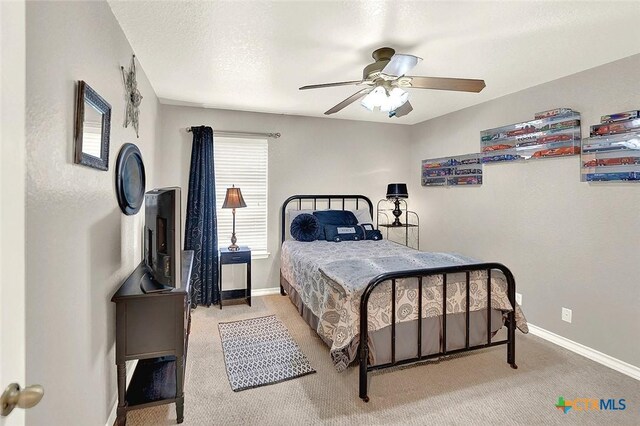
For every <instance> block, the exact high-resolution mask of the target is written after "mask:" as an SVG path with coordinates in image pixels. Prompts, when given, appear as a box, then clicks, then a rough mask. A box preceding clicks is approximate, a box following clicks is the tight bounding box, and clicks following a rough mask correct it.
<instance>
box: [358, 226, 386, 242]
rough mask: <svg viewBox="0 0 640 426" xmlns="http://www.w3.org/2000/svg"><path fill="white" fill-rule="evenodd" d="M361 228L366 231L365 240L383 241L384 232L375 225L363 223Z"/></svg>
mask: <svg viewBox="0 0 640 426" xmlns="http://www.w3.org/2000/svg"><path fill="white" fill-rule="evenodd" d="M360 226H362V228H363V229H364V236H365V240H374V241H378V240H381V239H382V232H380V231H379V230H377V229H375V228H374V227H373V223H363V224H361V225H360Z"/></svg>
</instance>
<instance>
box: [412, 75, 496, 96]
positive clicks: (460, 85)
mask: <svg viewBox="0 0 640 426" xmlns="http://www.w3.org/2000/svg"><path fill="white" fill-rule="evenodd" d="M406 78H407V79H409V81H408V82H407V83H405V84H406V85H405V84H402V85H401V87H413V88H416V89H434V90H455V91H458V92H475V93H478V92H480V91H481V90H482V89H484V88H485V86H486V85H485V84H484V80H472V79H468V78H443V77H410V76H407V77H406Z"/></svg>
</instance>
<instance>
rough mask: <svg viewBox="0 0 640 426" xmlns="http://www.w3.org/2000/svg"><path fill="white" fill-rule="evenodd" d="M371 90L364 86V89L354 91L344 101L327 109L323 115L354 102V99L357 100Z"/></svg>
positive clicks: (332, 112)
mask: <svg viewBox="0 0 640 426" xmlns="http://www.w3.org/2000/svg"><path fill="white" fill-rule="evenodd" d="M371 90H372V89H371V88H369V87H367V88H364V89H362V90H360V91H358V92H356V93H354V94H353V95H351V96H349V97H348V98H347V99H345V100H344V101H342V102H340V103H339V104H338V105H336V106H334V107H333V108H331V109H329V110H327V112H325V113H324V115H330V114H334V113H336V112H338V111H340V110H341V109H342V108H344V107H346V106H349V105H351V104H352V103H354V102H355V101H357V100H358V99H360V98H362V97H364V96H365V95H366V94H368V93H369V92H370V91H371Z"/></svg>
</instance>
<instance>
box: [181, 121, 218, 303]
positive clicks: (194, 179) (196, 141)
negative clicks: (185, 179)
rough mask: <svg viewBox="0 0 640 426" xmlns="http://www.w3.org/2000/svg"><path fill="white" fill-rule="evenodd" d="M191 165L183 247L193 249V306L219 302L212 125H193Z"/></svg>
mask: <svg viewBox="0 0 640 426" xmlns="http://www.w3.org/2000/svg"><path fill="white" fill-rule="evenodd" d="M191 132H192V133H193V145H192V146H191V169H190V170H189V195H188V198H187V221H186V226H185V233H184V249H185V250H193V251H194V252H195V257H194V259H193V271H192V274H191V277H192V282H191V300H192V303H194V306H198V305H206V306H210V305H211V304H215V303H218V237H217V234H218V230H217V228H218V225H217V222H216V186H215V173H214V169H213V129H212V128H211V127H206V126H200V127H191Z"/></svg>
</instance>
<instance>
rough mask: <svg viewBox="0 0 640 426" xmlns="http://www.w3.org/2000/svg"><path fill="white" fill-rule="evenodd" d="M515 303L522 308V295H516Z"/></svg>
mask: <svg viewBox="0 0 640 426" xmlns="http://www.w3.org/2000/svg"><path fill="white" fill-rule="evenodd" d="M516 303H517V304H518V305H520V306H522V294H520V293H516Z"/></svg>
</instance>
